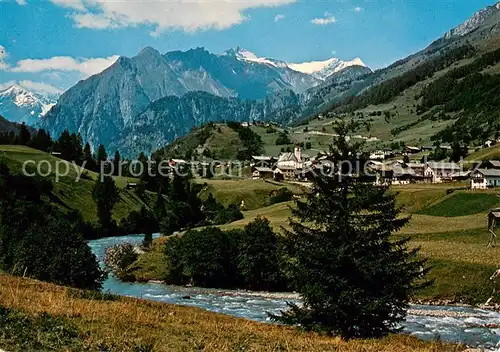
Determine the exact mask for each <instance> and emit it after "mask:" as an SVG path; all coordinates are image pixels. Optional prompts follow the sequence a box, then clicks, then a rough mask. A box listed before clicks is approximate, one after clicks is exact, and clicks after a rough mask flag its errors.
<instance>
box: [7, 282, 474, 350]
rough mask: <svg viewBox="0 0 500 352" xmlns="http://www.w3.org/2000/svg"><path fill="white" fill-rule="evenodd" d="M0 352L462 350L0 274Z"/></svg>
mask: <svg viewBox="0 0 500 352" xmlns="http://www.w3.org/2000/svg"><path fill="white" fill-rule="evenodd" d="M0 331H2V333H0V348H3V349H6V350H8V351H10V352H13V351H33V350H71V351H82V350H85V351H88V350H90V351H102V350H108V351H194V350H204V351H234V350H245V351H345V352H349V351H353V352H354V351H356V352H357V351H367V352H368V351H373V352H375V351H377V352H379V351H388V352H391V351H394V352H395V351H398V352H404V351H408V352H409V351H421V352H424V351H429V352H430V351H435V352H447V351H450V352H451V351H463V350H464V349H465V348H464V347H459V346H453V345H448V344H442V343H440V342H422V341H420V340H418V339H417V338H414V337H410V336H406V335H394V336H390V337H388V338H385V339H382V340H356V341H349V342H345V341H341V340H339V339H337V338H329V337H325V336H319V335H317V334H314V333H305V332H300V331H298V330H296V329H293V328H288V327H282V326H276V325H270V324H262V323H256V322H252V321H248V320H245V319H238V318H232V317H229V316H225V315H220V314H215V313H211V312H207V311H204V310H201V309H198V308H192V307H183V306H175V305H169V304H164V303H157V302H150V301H145V300H139V299H132V298H124V297H115V296H110V295H95V294H94V295H92V294H89V293H85V292H83V291H77V290H74V289H68V288H64V287H61V286H56V285H52V284H46V283H41V282H39V281H35V280H31V279H25V278H17V277H12V276H9V275H0Z"/></svg>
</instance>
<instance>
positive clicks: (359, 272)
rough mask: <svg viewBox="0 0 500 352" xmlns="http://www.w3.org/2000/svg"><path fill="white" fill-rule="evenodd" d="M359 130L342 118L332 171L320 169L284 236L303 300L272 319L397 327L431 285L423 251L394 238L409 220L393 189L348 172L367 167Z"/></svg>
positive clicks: (345, 333) (382, 331) (368, 330)
mask: <svg viewBox="0 0 500 352" xmlns="http://www.w3.org/2000/svg"><path fill="white" fill-rule="evenodd" d="M359 127H360V126H359V124H357V123H354V122H345V121H339V122H337V124H336V126H335V133H336V134H337V135H338V137H336V138H334V143H333V145H332V146H331V147H330V158H331V162H332V163H331V169H330V170H324V171H328V172H323V173H316V176H315V177H314V182H313V188H312V191H311V192H310V193H309V194H308V195H307V198H306V200H305V201H300V200H299V201H297V202H296V207H295V208H294V210H293V215H294V220H290V226H291V231H287V236H285V238H286V241H287V243H286V246H287V248H288V251H289V256H290V258H289V259H290V260H288V261H287V262H289V263H290V268H289V275H290V276H291V279H292V281H293V284H294V285H295V287H296V289H297V291H298V292H299V293H300V295H301V297H302V300H303V305H302V306H297V305H293V304H291V305H290V307H289V310H288V311H285V312H282V315H280V316H272V317H273V318H274V319H275V320H277V321H280V322H282V323H286V324H292V325H296V324H300V325H301V326H302V327H303V328H306V329H309V330H316V331H322V332H326V333H328V334H332V335H340V336H342V337H343V338H345V339H350V338H368V337H376V338H378V337H382V336H384V335H386V334H388V333H389V332H392V331H394V330H396V328H397V327H398V324H399V323H400V322H401V321H402V320H403V319H404V317H405V315H406V310H407V308H408V302H409V300H410V298H411V296H412V294H413V293H414V292H415V290H417V289H419V288H420V287H422V286H423V285H426V284H427V283H426V282H424V281H423V279H422V277H423V276H424V275H425V273H426V272H427V269H424V265H425V261H423V260H419V259H418V258H417V254H418V249H411V250H410V249H409V248H408V246H407V245H408V239H393V238H392V237H391V234H393V233H395V232H396V231H398V230H399V229H401V228H402V227H403V226H405V225H406V223H407V222H408V221H409V219H408V218H405V217H402V216H401V214H400V211H401V209H400V208H398V207H397V205H396V196H395V194H393V193H388V192H387V191H388V189H387V187H379V186H375V185H374V184H373V183H372V182H368V181H366V179H365V178H363V177H362V175H360V174H359V173H356V172H353V171H352V170H351V169H350V167H353V168H356V165H357V163H358V162H359V163H360V165H361V168H360V169H362V165H363V164H362V162H363V157H360V155H361V154H360V150H361V147H362V144H361V143H357V142H352V140H351V139H350V138H349V136H350V135H352V134H354V133H356V131H357V130H358V129H359Z"/></svg>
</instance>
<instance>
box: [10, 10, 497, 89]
mask: <svg viewBox="0 0 500 352" xmlns="http://www.w3.org/2000/svg"><path fill="white" fill-rule="evenodd" d="M494 3H495V1H494V0H459V1H452V0H399V1H397V0H309V1H308V0H302V1H300V0H145V1H138V0H0V89H2V88H5V87H7V86H9V85H11V84H13V83H16V84H19V85H22V86H23V87H25V88H27V89H29V90H31V91H35V92H39V93H46V94H52V93H59V92H62V91H64V90H66V89H67V88H69V87H71V86H73V85H74V84H75V83H76V82H78V81H79V80H81V79H85V78H88V77H89V76H91V75H92V74H96V73H99V72H101V71H102V70H103V69H105V68H106V67H108V66H109V65H111V64H112V63H113V62H114V61H116V59H117V58H118V57H119V56H134V55H136V54H137V53H138V52H139V51H140V50H141V49H142V48H144V47H146V46H151V47H154V48H156V49H158V50H159V51H160V52H168V51H172V50H188V49H191V48H196V47H205V48H206V49H207V50H208V51H210V52H213V53H220V52H223V51H225V50H227V49H229V48H234V47H236V46H240V47H243V48H245V49H247V50H249V51H252V52H254V53H255V54H256V55H257V56H259V57H271V58H274V59H279V60H283V61H287V62H290V63H300V62H307V61H316V60H326V59H328V58H330V57H333V56H335V57H338V58H340V59H342V60H352V59H354V58H357V57H359V58H361V59H362V60H363V61H364V62H365V64H367V65H368V66H369V67H370V68H372V69H377V68H382V67H385V66H387V65H390V64H391V63H393V62H394V61H396V60H397V59H400V58H403V57H406V56H408V55H409V54H412V53H414V52H416V51H418V50H420V49H423V48H425V47H426V46H427V45H429V44H430V43H431V42H432V41H433V40H435V39H437V38H439V37H440V36H442V35H443V34H444V33H445V32H446V31H448V30H449V29H451V28H453V27H455V26H457V25H459V24H460V23H462V22H464V21H465V20H467V19H468V18H469V17H470V16H471V15H472V14H473V13H474V12H476V11H478V10H480V9H482V8H484V7H486V6H488V5H493V4H494Z"/></svg>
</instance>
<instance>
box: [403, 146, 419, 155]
mask: <svg viewBox="0 0 500 352" xmlns="http://www.w3.org/2000/svg"><path fill="white" fill-rule="evenodd" d="M420 151H421V150H420V148H418V147H410V146H406V147H405V152H406V154H418V153H420Z"/></svg>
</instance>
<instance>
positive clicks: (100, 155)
mask: <svg viewBox="0 0 500 352" xmlns="http://www.w3.org/2000/svg"><path fill="white" fill-rule="evenodd" d="M107 160H108V153H106V149H105V148H104V146H103V145H102V144H99V148H97V155H96V162H97V169H98V170H101V165H103V164H102V163H104V162H106V161H107ZM106 171H107V170H106Z"/></svg>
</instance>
